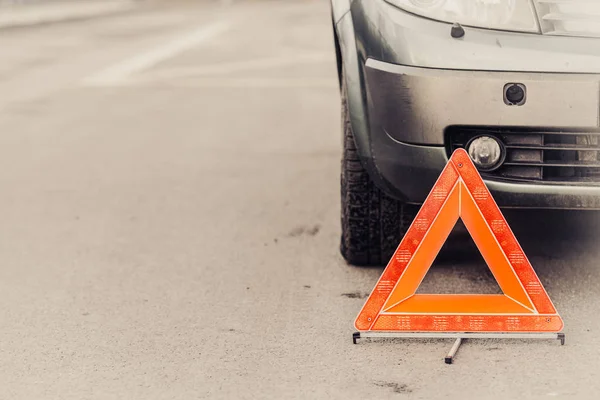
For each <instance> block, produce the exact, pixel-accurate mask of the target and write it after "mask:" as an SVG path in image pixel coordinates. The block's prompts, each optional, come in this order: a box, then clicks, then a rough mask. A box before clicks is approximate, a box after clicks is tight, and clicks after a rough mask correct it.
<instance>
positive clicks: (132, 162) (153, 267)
mask: <svg viewBox="0 0 600 400" xmlns="http://www.w3.org/2000/svg"><path fill="white" fill-rule="evenodd" d="M330 18H331V17H330V14H329V10H328V2H327V1H326V0H313V1H310V0H304V1H300V0H294V1H279V2H275V1H247V2H232V3H231V4H229V5H222V4H221V3H217V2H207V1H204V2H191V1H188V2H186V1H174V2H167V3H163V4H155V3H150V4H147V5H141V6H140V8H139V9H138V10H136V11H132V12H129V13H126V14H121V15H116V16H112V17H108V18H102V19H91V20H87V21H80V22H73V23H68V24H54V25H48V26H40V27H31V28H19V29H11V30H4V31H2V32H0V59H1V60H2V62H1V63H0V165H1V168H0V185H1V187H2V195H1V196H0V221H2V225H1V229H0V260H1V266H0V304H2V306H3V307H2V313H1V314H0V315H1V317H0V326H1V329H0V348H1V359H2V362H1V363H0V387H1V388H2V394H1V395H0V397H1V398H5V399H38V400H41V399H144V400H147V399H185V400H187V399H194V398H201V399H204V398H211V399H212V398H215V399H221V398H222V399H230V398H234V399H237V398H240V399H242V398H248V399H255V398H273V399H282V398H298V399H306V398H344V399H362V398H415V399H464V398H476V399H515V398H519V399H546V398H580V399H586V398H589V399H592V398H596V396H597V393H598V392H599V391H600V376H599V375H600V368H599V367H600V361H599V360H600V320H599V319H598V314H599V313H600V301H599V300H600V286H599V283H598V282H599V281H600V265H599V263H598V259H599V256H600V248H599V246H598V239H597V238H598V236H597V234H598V226H599V222H600V218H598V217H597V215H590V214H578V213H566V212H551V213H549V212H545V213H542V212H512V213H509V214H508V215H507V217H508V219H509V222H510V223H511V224H512V225H513V227H514V230H515V232H516V234H517V237H518V238H519V240H521V242H522V244H523V247H524V249H525V251H526V253H527V254H528V255H529V257H530V259H531V261H532V263H533V265H534V267H535V269H536V271H537V272H538V274H539V276H540V279H541V280H542V282H543V283H544V284H545V285H546V288H547V290H548V292H549V293H550V295H551V297H552V299H553V300H554V303H555V305H556V307H557V308H558V310H559V311H560V313H561V314H562V316H563V319H564V321H565V324H566V328H565V332H566V334H567V345H566V346H564V347H561V346H559V344H558V342H554V341H537V342H527V341H519V340H511V341H497V340H480V341H475V340H473V341H470V342H467V343H466V344H465V345H463V347H462V348H461V349H460V352H459V354H458V357H457V363H456V364H454V365H452V366H448V365H445V364H444V363H443V356H444V355H445V354H446V352H447V351H448V350H449V348H450V346H451V344H452V341H451V340H430V341H423V340H409V341H400V342H389V341H387V342H386V341H384V342H381V341H380V342H371V343H366V342H365V343H361V344H359V345H352V341H351V334H352V332H353V327H352V324H353V321H354V318H355V316H356V314H357V313H358V311H359V309H360V308H361V306H362V304H363V302H364V301H365V296H367V294H368V293H369V291H370V290H371V289H372V287H373V286H374V284H375V282H376V281H377V278H378V277H379V275H380V273H381V271H382V269H381V268H355V267H349V266H347V265H346V264H345V263H344V262H343V260H342V259H341V257H340V256H339V253H338V242H339V235H340V228H339V204H338V203H339V166H340V145H341V134H340V120H339V119H340V115H339V92H338V88H337V82H336V79H337V78H336V69H335V61H334V52H333V44H332V38H331V27H330ZM465 243H466V239H465V238H464V237H463V236H461V235H457V236H455V237H454V238H453V241H452V242H451V244H450V245H449V246H447V247H446V248H445V249H444V250H443V252H442V254H441V256H440V258H439V260H438V262H437V263H436V265H435V266H434V267H433V269H432V270H431V271H430V273H429V275H428V276H427V278H426V280H425V282H424V287H423V288H422V290H423V291H429V292H494V290H497V287H496V286H495V283H494V281H493V279H492V278H491V275H490V274H489V272H487V270H486V267H485V265H484V263H483V261H482V260H481V258H480V256H479V255H478V253H477V251H476V250H474V249H473V248H472V247H469V246H466V245H468V243H466V244H465ZM465 246H466V247H465ZM465 249H466V250H465Z"/></svg>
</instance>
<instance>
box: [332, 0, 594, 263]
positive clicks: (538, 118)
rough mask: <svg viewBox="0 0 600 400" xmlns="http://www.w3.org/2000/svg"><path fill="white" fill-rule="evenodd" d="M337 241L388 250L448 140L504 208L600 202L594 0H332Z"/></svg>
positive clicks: (370, 254) (385, 253)
mask: <svg viewBox="0 0 600 400" xmlns="http://www.w3.org/2000/svg"><path fill="white" fill-rule="evenodd" d="M331 10H332V24H333V30H334V41H335V52H336V57H337V67H338V76H339V81H340V89H341V99H342V101H341V103H342V121H343V157H342V171H341V202H342V204H341V206H342V213H341V214H342V216H341V224H342V235H341V246H340V249H341V253H342V255H343V257H344V258H345V259H346V260H347V262H348V263H350V264H354V265H381V264H385V263H386V262H387V261H388V260H389V258H390V257H391V256H392V254H393V252H394V250H395V249H396V247H397V246H398V243H399V242H400V240H401V239H402V237H403V235H404V233H405V232H406V230H407V229H408V227H409V226H410V224H411V222H412V220H413V219H414V217H415V215H416V213H417V211H418V209H419V205H420V204H422V203H423V201H424V200H425V198H426V197H427V194H428V193H429V191H430V190H431V188H432V187H433V185H434V183H435V180H436V179H437V177H438V176H439V174H440V172H441V171H442V169H443V167H444V166H445V164H446V163H447V161H448V159H449V157H450V155H451V154H452V152H453V151H454V150H455V149H457V148H465V149H466V150H467V152H468V153H469V155H470V156H471V158H472V160H473V162H474V163H475V165H476V166H477V168H478V169H479V171H480V173H481V175H482V177H483V178H484V180H485V182H486V184H487V186H488V188H489V189H490V191H491V192H492V194H493V196H494V198H495V200H496V202H497V203H498V205H499V206H500V207H504V208H536V209H546V208H547V209H590V210H593V209H599V208H600V161H599V156H598V154H599V152H600V145H599V137H600V129H599V128H600V124H599V117H600V2H592V1H558V0H479V1H474V0H331Z"/></svg>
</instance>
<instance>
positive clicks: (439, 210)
mask: <svg viewBox="0 0 600 400" xmlns="http://www.w3.org/2000/svg"><path fill="white" fill-rule="evenodd" d="M459 218H461V219H462V220H463V222H464V224H465V226H466V227H467V230H468V231H469V233H470V234H471V236H472V237H473V240H474V241H475V244H476V245H477V248H478V249H479V251H480V252H481V254H482V256H483V258H484V260H485V261H486V263H487V265H488V267H489V268H490V270H491V271H492V274H493V275H494V277H495V278H496V281H497V282H498V285H499V286H500V289H502V292H503V294H499V295H498V294H493V295H486V294H482V295H479V294H416V292H417V289H418V288H419V285H420V284H421V282H422V281H423V278H424V277H425V274H426V273H427V271H428V270H429V268H430V267H431V264H433V262H434V260H435V257H436V256H437V254H438V252H439V251H440V249H441V248H442V245H443V244H444V242H445V241H446V239H447V238H448V235H449V234H450V232H451V231H452V229H453V228H454V225H455V224H456V222H457V221H458V219H459ZM355 326H356V328H357V329H358V330H360V331H413V332H415V331H419V332H427V331H443V332H558V331H560V330H561V329H562V327H563V321H562V319H561V318H560V316H559V315H558V313H557V312H556V309H555V308H554V305H553V304H552V301H551V300H550V297H548V294H547V293H546V290H545V289H544V287H543V286H542V284H541V282H540V280H539V279H538V277H537V275H536V273H535V271H534V270H533V268H532V266H531V264H530V263H529V260H528V259H527V257H526V256H525V253H524V252H523V249H521V246H520V245H519V243H518V242H517V239H516V238H515V236H514V234H513V233H512V231H511V229H510V227H509V226H508V224H507V222H506V220H505V219H504V216H503V215H502V212H501V211H500V209H499V208H498V206H497V205H496V202H495V201H494V199H493V198H492V195H491V194H490V192H489V190H488V189H487V187H486V186H485V183H484V182H483V180H482V179H481V176H480V175H479V172H478V171H477V169H476V168H475V166H474V165H473V163H472V162H471V159H470V158H469V155H468V154H467V152H466V151H464V150H462V149H459V150H456V151H455V152H454V154H453V155H452V157H451V158H450V161H449V162H448V164H447V165H446V167H445V168H444V171H443V172H442V174H441V175H440V177H439V179H438V181H437V182H436V184H435V185H434V187H433V189H432V191H431V193H430V194H429V196H428V197H427V199H426V200H425V203H423V206H422V207H421V210H420V211H419V213H418V214H417V216H416V218H415V220H414V221H413V223H412V225H411V226H410V228H409V229H408V232H407V233H406V235H405V236H404V239H402V242H401V243H400V246H399V247H398V249H397V250H396V252H395V253H394V256H393V257H392V259H391V260H390V262H389V263H388V265H387V267H386V268H385V270H384V271H383V274H382V275H381V278H379V281H378V282H377V285H376V286H375V289H373V292H371V295H370V296H369V298H368V299H367V302H366V303H365V305H364V306H363V308H362V310H361V311H360V313H359V315H358V317H357V318H356V321H355Z"/></svg>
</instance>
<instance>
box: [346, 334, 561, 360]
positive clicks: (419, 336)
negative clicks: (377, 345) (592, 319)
mask: <svg viewBox="0 0 600 400" xmlns="http://www.w3.org/2000/svg"><path fill="white" fill-rule="evenodd" d="M365 338H400V339H415V338H416V339H456V340H455V342H454V344H453V345H452V348H451V349H450V352H449V353H448V355H447V356H446V358H444V362H445V363H446V364H452V363H453V362H454V357H455V356H456V353H457V352H458V349H459V348H460V346H461V344H462V342H463V340H464V339H542V340H548V339H552V340H560V344H561V345H564V344H565V334H564V333H562V332H560V333H552V332H547V333H546V332H536V333H485V332H482V333H478V332H354V333H353V334H352V342H353V343H354V344H357V343H358V340H359V339H365Z"/></svg>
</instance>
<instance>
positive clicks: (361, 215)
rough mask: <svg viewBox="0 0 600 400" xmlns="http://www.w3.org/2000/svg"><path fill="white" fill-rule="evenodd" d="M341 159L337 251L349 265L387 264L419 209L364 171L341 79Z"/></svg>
mask: <svg viewBox="0 0 600 400" xmlns="http://www.w3.org/2000/svg"><path fill="white" fill-rule="evenodd" d="M342 82H343V83H342V126H343V128H342V129H343V133H344V138H343V156H342V171H341V200H342V237H341V244H340V251H341V253H342V256H343V257H344V259H345V260H346V261H347V262H348V263H349V264H352V265H357V266H370V265H383V264H387V262H388V261H389V260H390V258H391V257H392V255H393V254H394V251H395V250H396V248H397V247H398V245H399V244H400V240H401V239H402V237H403V236H404V234H405V233H406V231H407V229H408V227H409V226H410V224H411V223H412V221H413V219H414V218H415V216H416V214H417V211H418V207H417V206H414V205H409V204H405V203H403V202H401V201H398V200H396V199H394V198H392V197H390V196H388V195H387V194H385V193H384V192H382V191H381V190H380V189H379V188H377V186H375V184H374V183H373V181H372V180H371V178H370V177H369V174H368V173H367V171H366V170H365V169H364V168H363V166H362V164H361V162H360V159H359V156H358V152H357V149H356V144H355V142H354V135H353V133H352V127H351V125H350V118H349V115H348V105H347V100H346V88H345V82H344V80H343V79H342Z"/></svg>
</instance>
